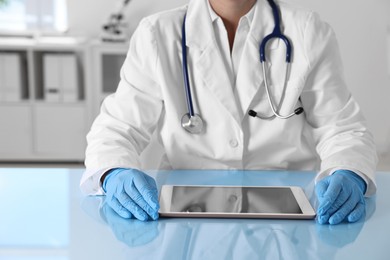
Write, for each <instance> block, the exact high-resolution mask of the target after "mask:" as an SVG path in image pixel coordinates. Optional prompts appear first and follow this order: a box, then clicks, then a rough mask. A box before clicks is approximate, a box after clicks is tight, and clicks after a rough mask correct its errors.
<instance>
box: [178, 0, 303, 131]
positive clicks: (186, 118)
mask: <svg viewBox="0 0 390 260" xmlns="http://www.w3.org/2000/svg"><path fill="white" fill-rule="evenodd" d="M268 3H269V5H270V6H271V8H272V13H273V17H274V23H275V27H274V30H273V31H272V33H271V34H269V35H267V36H266V37H265V38H264V39H263V40H262V41H261V43H260V62H261V64H262V71H263V78H264V85H265V90H266V93H267V97H268V103H269V105H270V107H271V110H272V113H273V115H272V116H268V117H266V116H261V115H259V114H258V113H257V112H256V111H254V110H249V112H248V115H250V116H252V117H258V118H261V119H273V118H275V117H277V118H280V119H288V118H290V117H292V116H294V115H299V114H301V113H302V112H303V107H298V108H296V109H295V110H294V112H293V113H291V114H289V115H285V116H283V115H281V114H279V112H278V111H277V109H276V108H275V106H274V102H273V100H272V99H271V93H270V90H269V86H268V79H267V72H266V68H265V63H266V58H265V47H266V45H267V43H268V41H269V40H271V39H274V38H277V39H281V40H283V42H284V43H285V45H286V63H287V67H286V77H285V80H284V85H285V84H286V82H287V78H288V73H289V67H290V64H291V56H292V47H291V43H290V41H289V40H288V38H287V37H286V36H285V35H284V34H282V32H281V29H280V16H279V7H278V6H277V5H276V4H275V2H274V1H273V0H268ZM185 23H186V16H184V20H183V26H182V40H181V44H182V59H183V61H182V66H183V77H184V87H185V92H186V100H187V107H188V113H186V114H184V115H183V117H182V118H181V125H182V127H183V128H184V129H185V130H187V131H188V132H190V133H191V134H199V133H201V132H202V131H203V120H202V118H201V116H200V115H198V114H196V113H195V112H194V107H193V103H192V96H191V88H190V82H189V76H188V64H187V47H186V30H185Z"/></svg>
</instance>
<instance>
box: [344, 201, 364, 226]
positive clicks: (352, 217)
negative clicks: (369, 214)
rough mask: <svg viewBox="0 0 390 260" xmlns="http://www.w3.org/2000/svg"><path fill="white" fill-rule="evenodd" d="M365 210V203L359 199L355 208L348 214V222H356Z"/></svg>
mask: <svg viewBox="0 0 390 260" xmlns="http://www.w3.org/2000/svg"><path fill="white" fill-rule="evenodd" d="M365 212H366V205H365V203H364V202H362V201H360V202H359V203H358V204H357V205H356V207H355V209H354V210H353V211H352V212H351V213H350V214H349V215H348V222H351V223H353V222H356V221H358V220H359V219H361V218H362V217H363V216H364V214H365Z"/></svg>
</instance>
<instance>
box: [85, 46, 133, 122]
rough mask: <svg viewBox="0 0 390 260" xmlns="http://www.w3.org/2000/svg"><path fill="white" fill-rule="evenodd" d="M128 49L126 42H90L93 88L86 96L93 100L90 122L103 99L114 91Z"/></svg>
mask: <svg viewBox="0 0 390 260" xmlns="http://www.w3.org/2000/svg"><path fill="white" fill-rule="evenodd" d="M128 48H129V44H128V42H126V43H106V42H102V41H99V40H96V41H93V42H91V44H90V51H91V58H92V62H91V64H92V67H91V73H92V75H93V77H92V79H91V83H92V85H93V86H94V87H93V88H92V89H91V90H90V92H89V93H87V95H88V94H89V95H91V96H92V100H93V101H92V109H91V114H90V116H91V119H92V120H93V119H94V118H95V117H96V116H97V115H98V113H99V110H100V106H101V103H102V102H103V100H104V98H105V97H107V96H108V95H110V94H111V93H114V92H115V91H116V89H117V87H118V83H119V80H120V69H121V67H122V65H123V62H124V60H125V58H126V54H127V51H128ZM87 91H88V90H87Z"/></svg>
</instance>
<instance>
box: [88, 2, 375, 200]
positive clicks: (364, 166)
mask: <svg viewBox="0 0 390 260" xmlns="http://www.w3.org/2000/svg"><path fill="white" fill-rule="evenodd" d="M255 8H256V11H255V15H254V18H253V24H252V26H251V29H250V32H249V35H248V38H247V42H246V44H245V46H244V49H243V53H242V58H241V62H240V66H239V71H238V74H237V80H236V84H235V85H234V86H233V85H232V82H231V81H230V79H229V75H228V72H227V71H226V70H225V69H224V68H225V67H224V65H223V60H222V57H221V54H220V51H219V49H218V47H217V43H216V41H215V36H214V31H213V27H212V24H211V20H210V14H209V11H208V7H207V2H206V0H192V1H190V3H189V5H188V6H185V7H182V8H178V9H175V10H171V11H166V12H162V13H158V14H155V15H152V16H150V17H147V18H145V19H143V20H142V21H141V23H140V25H139V27H138V29H137V30H136V32H135V33H134V35H133V37H132V39H131V43H130V48H129V51H128V55H127V59H126V61H125V62H124V64H123V67H122V70H121V81H120V83H119V86H118V89H117V91H116V93H115V94H112V95H111V96H109V97H107V98H106V99H105V101H104V103H103V104H102V108H101V113H100V115H99V116H98V117H97V118H96V120H95V122H94V124H93V126H92V128H91V131H90V133H89V134H88V136H87V140H88V147H87V151H86V161H85V163H86V167H87V170H86V172H85V173H84V175H83V178H82V180H81V188H82V190H84V191H85V192H86V193H88V194H101V193H102V192H103V191H102V189H101V188H100V177H101V176H102V174H103V173H104V172H105V171H107V169H110V168H114V167H128V168H137V169H142V165H141V164H140V160H139V155H140V154H141V152H142V151H143V150H144V148H145V147H146V146H147V145H148V144H149V141H150V139H151V136H152V134H153V132H154V131H157V135H158V140H159V141H160V142H161V144H162V146H163V147H164V150H165V156H164V165H165V166H164V167H170V168H172V169H257V170H258V169H288V170H319V174H318V176H317V179H320V178H323V177H324V176H326V175H328V174H329V173H330V172H331V171H333V170H335V169H338V168H344V169H350V170H354V171H356V172H357V173H358V174H360V175H361V176H362V177H363V178H364V179H365V180H366V181H367V184H368V189H367V193H366V194H367V195H370V194H373V193H374V192H375V189H376V188H375V181H374V172H375V167H376V163H377V156H376V152H375V145H374V142H373V138H372V136H371V134H370V133H369V131H368V130H367V126H366V122H365V121H364V118H363V116H362V114H361V111H360V108H359V106H358V104H357V103H356V101H355V100H354V99H353V97H352V96H351V94H350V92H349V91H348V90H347V88H346V84H345V80H344V76H343V68H342V64H341V60H340V55H339V49H338V45H337V42H336V38H335V35H334V33H333V31H332V30H331V28H330V27H329V26H328V25H327V24H326V23H324V22H322V21H321V20H320V19H319V17H318V16H317V15H316V14H315V13H313V12H309V11H306V10H301V9H296V8H293V7H291V6H289V5H287V4H283V3H281V4H280V9H281V17H282V20H283V27H284V33H285V34H286V35H287V36H288V37H289V38H290V40H291V42H292V43H293V51H294V53H293V62H292V66H291V73H290V77H289V81H288V83H287V86H286V89H284V88H283V82H284V66H285V47H284V44H283V42H279V41H274V42H272V44H270V45H269V46H268V47H267V55H268V57H267V58H268V61H269V63H268V67H269V69H270V77H269V78H270V81H271V82H270V84H271V86H270V89H271V92H272V96H273V98H275V101H276V103H279V101H280V100H282V102H280V105H279V111H280V113H281V114H282V115H286V114H288V113H291V112H292V111H293V110H294V109H295V108H296V107H298V106H303V108H304V110H305V112H304V113H303V114H301V115H298V116H294V117H292V118H290V119H287V120H283V119H276V118H275V119H273V120H262V119H259V118H253V117H249V116H248V115H247V113H248V111H249V110H250V109H253V110H255V111H257V112H259V113H261V114H265V115H271V114H272V112H271V109H270V106H269V104H268V101H267V95H266V93H265V88H264V83H263V76H262V70H261V64H260V62H259V43H260V42H261V40H262V39H263V38H264V36H265V35H267V34H269V33H270V32H271V31H272V30H273V27H274V20H273V16H272V10H271V8H270V6H269V5H268V3H267V2H266V1H265V0H258V3H257V4H256V6H255ZM186 11H187V19H186V31H187V48H188V66H189V73H190V78H191V86H192V95H193V100H194V109H195V111H196V113H199V114H200V115H201V116H202V118H203V120H204V123H205V130H204V131H203V133H201V134H189V133H188V132H186V131H185V130H184V129H183V128H182V127H181V123H180V120H181V117H182V116H183V114H184V113H187V104H186V100H185V92H184V87H183V75H182V67H181V66H182V56H181V26H182V22H183V17H184V15H185V13H186Z"/></svg>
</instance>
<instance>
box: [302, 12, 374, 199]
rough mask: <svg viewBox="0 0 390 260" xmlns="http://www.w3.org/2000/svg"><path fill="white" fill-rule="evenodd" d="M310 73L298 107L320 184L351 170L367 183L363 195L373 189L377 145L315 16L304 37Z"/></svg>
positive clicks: (332, 40) (329, 36)
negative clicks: (307, 128) (335, 173)
mask: <svg viewBox="0 0 390 260" xmlns="http://www.w3.org/2000/svg"><path fill="white" fill-rule="evenodd" d="M304 42H305V51H306V58H307V59H308V62H309V64H310V65H309V66H310V71H309V73H308V75H307V80H306V88H305V90H304V91H303V92H302V96H301V99H302V103H303V106H304V109H305V114H306V118H307V121H308V123H309V125H310V127H311V128H312V130H313V131H312V132H313V138H314V140H315V143H316V150H317V152H318V154H319V156H320V158H321V169H320V172H319V174H318V176H317V178H316V180H320V179H322V178H323V177H326V176H327V175H329V174H331V173H332V171H333V170H334V169H351V170H353V171H355V172H357V173H358V174H359V175H360V176H361V177H362V178H363V179H364V180H366V181H367V192H366V195H372V194H374V193H375V191H376V185H375V170H376V164H377V154H376V147H375V144H374V140H373V137H372V135H371V133H370V132H369V130H368V129H367V124H366V121H365V119H364V117H363V115H362V113H361V111H360V108H359V105H358V104H357V102H356V101H355V100H354V99H353V97H352V95H351V93H350V92H349V91H348V89H347V87H346V83H345V79H344V75H343V66H342V62H341V57H340V53H339V47H338V44H337V40H336V37H335V34H334V32H333V30H332V29H331V28H330V26H329V25H327V24H326V23H324V22H322V21H321V20H320V19H319V17H318V16H317V15H316V14H312V15H311V16H310V17H309V18H308V21H307V25H306V30H305V34H304Z"/></svg>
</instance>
